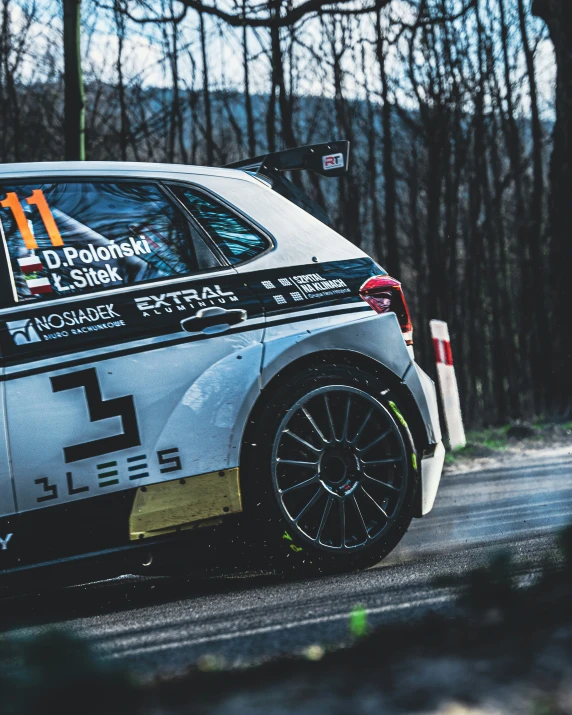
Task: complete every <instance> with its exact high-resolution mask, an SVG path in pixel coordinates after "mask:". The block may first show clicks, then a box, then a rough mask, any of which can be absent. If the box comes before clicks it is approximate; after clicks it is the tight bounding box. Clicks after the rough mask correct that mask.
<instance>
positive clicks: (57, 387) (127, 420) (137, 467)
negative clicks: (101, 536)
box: [34, 368, 183, 504]
mask: <svg viewBox="0 0 572 715" xmlns="http://www.w3.org/2000/svg"><path fill="white" fill-rule="evenodd" d="M50 380H51V383H52V390H53V392H54V393H58V392H64V391H67V390H74V389H77V388H83V390H84V394H85V400H86V403H87V408H88V414H89V418H90V421H91V422H98V421H100V420H106V419H109V418H111V417H119V419H120V421H121V430H122V431H121V433H119V434H117V435H113V436H111V437H105V438H103V439H96V440H92V441H90V442H82V443H81V444H75V445H70V446H67V447H64V448H63V454H64V461H65V463H66V464H71V463H74V462H79V461H82V460H85V459H93V458H94V457H104V459H103V461H101V463H100V464H96V465H95V467H96V470H97V486H98V487H99V488H106V487H111V486H115V485H118V484H119V483H120V478H122V476H125V475H126V477H127V479H128V480H129V482H132V481H134V480H139V479H145V478H146V477H149V476H150V473H151V472H150V467H149V464H150V459H149V458H148V456H147V454H138V455H133V456H129V457H126V458H124V460H123V461H124V462H125V464H126V466H120V464H119V461H118V459H111V460H110V458H109V456H108V455H110V454H113V453H114V452H123V451H125V450H127V449H131V448H134V447H140V446H141V438H140V433H139V425H138V420H137V412H136V410H135V401H134V399H133V396H132V395H124V396H123V397H115V398H112V399H108V400H104V399H103V395H102V393H101V387H100V384H99V378H98V375H97V371H96V370H95V368H88V369H86V370H78V371H77V372H72V373H68V374H66V375H57V376H55V377H51V378H50ZM182 468H183V465H182V461H181V455H180V451H179V449H178V447H171V448H169V449H161V450H158V451H157V452H156V469H158V471H159V473H160V474H169V473H171V472H178V471H181V470H182ZM121 472H123V473H124V474H123V475H122V474H121ZM34 483H35V484H36V485H37V486H39V487H41V494H40V496H38V497H37V498H36V501H37V502H38V503H39V504H41V503H43V502H48V501H52V500H53V499H58V497H59V489H58V485H57V484H53V483H51V482H50V480H49V479H47V478H46V477H41V478H39V479H35V480H34ZM66 484H67V493H68V495H70V496H72V495H76V494H82V493H85V492H89V491H90V489H91V487H90V486H88V485H85V484H83V485H82V484H77V483H75V480H74V476H73V473H72V472H71V471H68V472H66Z"/></svg>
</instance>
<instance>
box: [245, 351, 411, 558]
mask: <svg viewBox="0 0 572 715" xmlns="http://www.w3.org/2000/svg"><path fill="white" fill-rule="evenodd" d="M278 400H283V403H282V406H281V407H280V408H278V407H277V405H276V403H277V401H278ZM258 431H259V436H257V437H256V440H255V444H254V447H255V448H254V449H253V450H251V451H250V460H249V464H250V465H251V466H250V468H249V469H248V473H247V475H246V476H245V481H246V480H248V484H244V481H243V484H244V486H245V492H246V494H245V497H246V502H247V506H248V507H249V508H250V510H251V511H252V510H255V511H256V515H257V518H258V522H260V523H261V525H262V527H263V530H264V533H265V536H266V537H267V540H265V546H266V547H267V548H268V547H270V551H271V552H273V553H274V552H277V553H281V554H282V555H283V556H286V557H287V561H288V566H289V567H290V568H294V570H302V571H331V570H346V569H350V568H363V567H365V566H369V565H373V564H374V563H377V562H378V561H379V560H380V559H381V558H383V556H385V555H386V554H387V553H389V551H390V550H391V549H392V548H393V547H394V546H395V545H396V544H397V542H398V541H399V539H400V538H401V536H402V535H403V533H405V530H406V529H407V526H408V525H409V523H410V521H411V516H412V511H413V498H414V495H415V492H416V489H417V487H418V474H417V458H416V454H415V450H414V447H413V444H412V440H411V436H410V434H409V430H408V429H407V423H406V421H405V418H404V417H403V415H402V413H401V411H400V409H399V407H398V406H397V404H396V401H395V399H392V396H391V394H390V393H389V391H388V390H387V389H385V386H384V385H383V383H382V381H381V380H380V379H379V378H378V377H376V376H374V375H370V374H369V373H367V372H365V371H363V370H361V369H358V368H355V367H349V366H348V367H345V366H337V365H328V366H325V368H320V370H319V372H317V371H316V370H315V369H308V370H306V371H304V372H303V373H302V374H301V375H299V376H297V378H296V379H295V381H294V384H292V383H290V384H289V385H288V386H285V387H284V388H282V389H281V390H278V391H277V394H276V395H275V396H274V398H273V399H272V400H271V401H269V403H268V405H267V408H266V410H265V411H264V414H263V417H262V419H261V420H260V427H259V430H258ZM253 505H254V506H253ZM268 537H270V538H268Z"/></svg>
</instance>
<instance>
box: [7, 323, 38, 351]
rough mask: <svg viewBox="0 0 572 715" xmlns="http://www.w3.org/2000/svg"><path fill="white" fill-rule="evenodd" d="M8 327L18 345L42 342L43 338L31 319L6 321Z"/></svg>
mask: <svg viewBox="0 0 572 715" xmlns="http://www.w3.org/2000/svg"><path fill="white" fill-rule="evenodd" d="M6 327H7V328H8V332H9V333H10V335H11V336H12V338H13V340H14V343H15V344H16V345H27V344H28V343H40V342H42V338H41V337H40V335H39V333H38V331H37V330H36V328H35V326H34V323H33V322H32V320H31V319H27V320H13V321H9V322H7V323H6Z"/></svg>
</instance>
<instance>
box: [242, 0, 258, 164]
mask: <svg viewBox="0 0 572 715" xmlns="http://www.w3.org/2000/svg"><path fill="white" fill-rule="evenodd" d="M242 11H243V14H246V0H243V3H242ZM242 69H243V73H244V109H245V111H246V131H247V134H248V153H249V156H256V133H255V130H254V112H253V111H252V97H251V96H250V67H249V63H248V28H247V27H246V25H245V26H244V27H243V28H242Z"/></svg>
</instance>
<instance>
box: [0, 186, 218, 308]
mask: <svg viewBox="0 0 572 715" xmlns="http://www.w3.org/2000/svg"><path fill="white" fill-rule="evenodd" d="M0 231H1V233H2V240H3V241H4V243H5V246H6V248H7V254H8V259H9V261H10V265H11V269H12V276H13V288H14V292H15V295H14V298H15V300H16V301H17V302H22V301H34V300H41V299H42V298H50V299H53V298H57V297H60V296H61V297H65V296H71V295H74V294H78V293H84V292H89V291H96V290H109V289H110V288H118V287H121V286H127V285H135V284H137V283H142V282H145V281H150V280H157V279H162V278H169V277H174V276H180V275H181V276H184V275H188V274H192V273H195V272H198V271H201V270H204V269H206V268H212V267H215V266H218V265H219V263H218V261H217V260H216V258H215V257H214V255H213V254H212V252H211V251H210V250H209V249H208V247H207V246H206V244H205V243H204V242H203V240H202V238H201V237H200V235H199V232H198V231H197V230H196V229H194V230H193V229H192V227H191V224H190V222H189V221H188V219H187V218H186V217H185V216H184V214H183V212H182V211H181V210H180V209H179V208H178V207H177V206H175V204H174V202H172V201H171V200H170V199H169V198H168V197H167V196H166V195H165V193H164V192H163V191H162V190H161V189H160V188H159V187H158V186H157V185H156V184H153V183H144V182H94V181H92V182H49V183H31V182H30V183H25V184H14V185H6V184H3V185H2V187H0Z"/></svg>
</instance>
